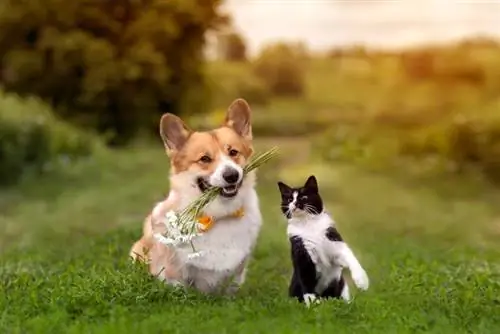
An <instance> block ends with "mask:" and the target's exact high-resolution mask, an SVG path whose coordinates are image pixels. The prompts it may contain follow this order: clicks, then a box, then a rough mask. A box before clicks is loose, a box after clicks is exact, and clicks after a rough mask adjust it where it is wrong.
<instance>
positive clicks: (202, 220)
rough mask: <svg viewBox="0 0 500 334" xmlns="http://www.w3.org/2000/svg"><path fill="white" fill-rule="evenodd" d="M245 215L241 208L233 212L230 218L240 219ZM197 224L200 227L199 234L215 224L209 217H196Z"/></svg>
mask: <svg viewBox="0 0 500 334" xmlns="http://www.w3.org/2000/svg"><path fill="white" fill-rule="evenodd" d="M244 215H245V210H244V209H243V208H240V209H238V210H236V211H235V212H233V213H232V214H231V215H230V216H231V217H233V218H241V217H243V216H244ZM198 223H199V224H200V225H201V226H199V227H198V228H199V231H200V232H206V231H208V230H209V229H210V228H212V226H213V224H214V223H215V220H214V218H213V217H210V216H201V217H198Z"/></svg>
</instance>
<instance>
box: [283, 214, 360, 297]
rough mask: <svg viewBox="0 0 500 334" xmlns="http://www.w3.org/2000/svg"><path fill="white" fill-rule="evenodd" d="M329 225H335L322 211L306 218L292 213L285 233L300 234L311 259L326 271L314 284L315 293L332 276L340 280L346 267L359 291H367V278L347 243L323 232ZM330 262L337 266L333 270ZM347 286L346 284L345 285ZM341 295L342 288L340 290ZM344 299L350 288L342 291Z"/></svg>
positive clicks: (324, 286) (320, 268)
mask: <svg viewBox="0 0 500 334" xmlns="http://www.w3.org/2000/svg"><path fill="white" fill-rule="evenodd" d="M329 226H335V222H334V221H333V219H332V218H331V217H330V216H329V215H328V214H327V213H325V212H323V213H321V214H319V215H317V216H311V217H310V218H308V219H307V220H304V219H302V218H299V217H296V216H292V218H291V219H289V220H288V228H287V233H288V236H289V237H291V236H294V235H297V236H300V237H301V238H302V240H303V243H304V247H305V248H306V250H307V252H308V253H309V255H310V257H311V260H312V261H313V262H314V264H315V265H316V267H317V269H318V271H319V272H322V273H328V275H322V277H321V278H320V281H319V282H318V284H317V287H316V293H318V294H320V293H321V292H322V291H324V289H326V287H327V285H328V283H329V282H331V281H332V280H333V279H337V280H338V279H340V276H341V275H342V268H348V269H349V271H350V272H351V277H352V280H353V281H354V284H355V285H356V286H357V287H358V288H359V289H361V290H367V289H368V287H369V279H368V275H367V274H366V272H365V270H364V269H363V267H362V266H361V264H360V263H359V261H358V259H357V258H356V257H355V256H354V254H353V252H352V250H351V249H350V248H349V246H348V245H347V243H345V242H343V241H330V240H328V239H327V238H326V236H325V233H324V231H325V230H326V229H327V228H328V227H329ZM332 264H333V265H336V266H337V268H335V270H332V269H331V268H332ZM345 286H347V284H346V285H345ZM342 294H343V297H344V291H343V292H342ZM345 295H346V298H344V299H346V300H348V299H347V297H349V298H350V296H349V290H347V291H345Z"/></svg>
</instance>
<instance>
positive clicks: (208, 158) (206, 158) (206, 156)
mask: <svg viewBox="0 0 500 334" xmlns="http://www.w3.org/2000/svg"><path fill="white" fill-rule="evenodd" d="M200 161H201V162H204V163H210V162H212V158H210V157H209V156H208V155H204V156H202V157H201V158H200Z"/></svg>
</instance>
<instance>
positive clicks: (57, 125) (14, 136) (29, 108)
mask: <svg viewBox="0 0 500 334" xmlns="http://www.w3.org/2000/svg"><path fill="white" fill-rule="evenodd" d="M99 147H100V144H99V141H98V140H97V139H96V138H95V137H93V136H92V135H90V134H87V133H85V132H83V131H81V130H78V129H76V128H74V127H72V126H70V125H68V124H66V123H64V122H62V121H60V120H58V119H57V118H56V117H55V116H54V115H53V113H52V112H51V110H50V108H49V107H48V106H47V105H45V104H44V103H42V102H41V101H39V100H37V99H35V98H29V99H21V98H19V97H17V96H14V95H6V94H3V93H2V94H0V185H7V184H12V183H15V182H16V181H17V180H19V178H20V177H22V176H23V174H25V173H26V172H32V173H40V172H42V171H44V170H46V169H47V168H50V166H51V165H53V164H54V163H68V162H71V160H73V159H75V158H78V157H85V156H89V155H91V154H93V153H94V152H96V150H98V149H99Z"/></svg>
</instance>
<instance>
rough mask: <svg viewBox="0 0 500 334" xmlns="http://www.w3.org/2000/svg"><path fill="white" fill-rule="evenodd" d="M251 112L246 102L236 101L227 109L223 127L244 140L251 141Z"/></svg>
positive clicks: (242, 100)
mask: <svg viewBox="0 0 500 334" xmlns="http://www.w3.org/2000/svg"><path fill="white" fill-rule="evenodd" d="M251 113H252V112H251V110H250V106H249V105H248V103H247V101H245V100H244V99H236V100H234V101H233V103H231V105H230V106H229V108H228V109H227V114H226V121H225V125H226V126H229V127H231V128H233V130H234V131H236V133H238V134H239V135H240V136H242V137H244V138H246V139H252V122H251Z"/></svg>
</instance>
